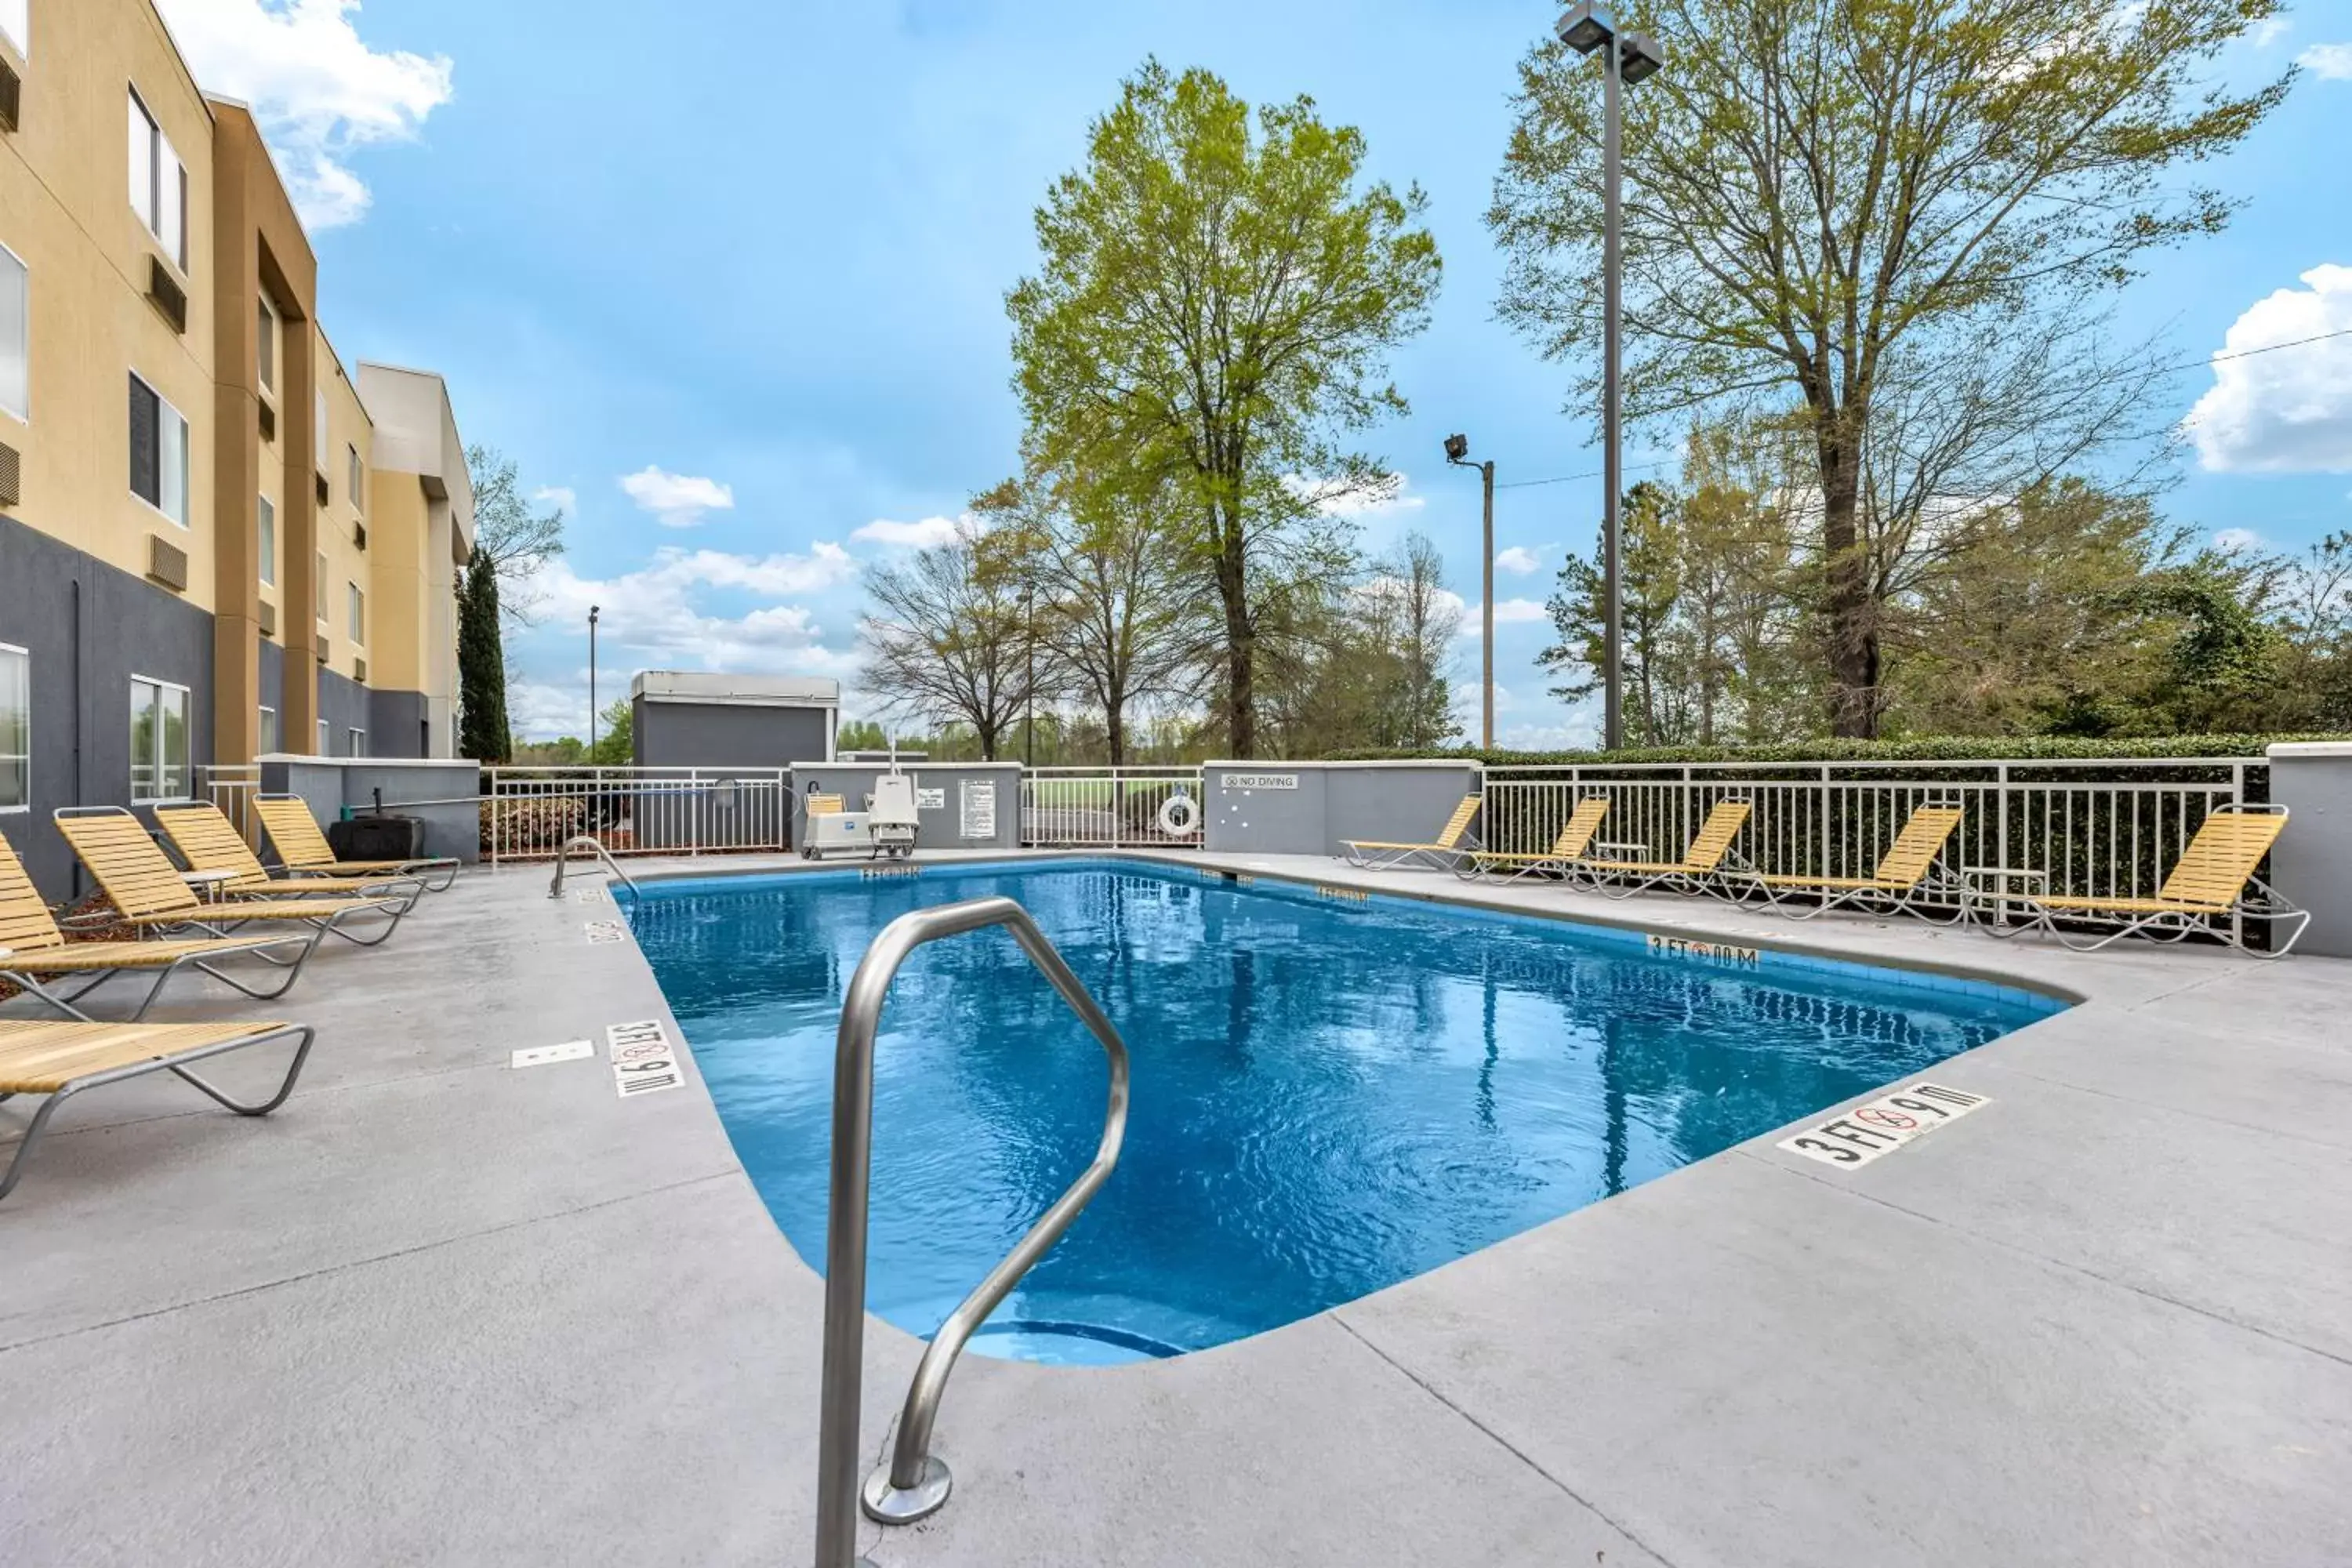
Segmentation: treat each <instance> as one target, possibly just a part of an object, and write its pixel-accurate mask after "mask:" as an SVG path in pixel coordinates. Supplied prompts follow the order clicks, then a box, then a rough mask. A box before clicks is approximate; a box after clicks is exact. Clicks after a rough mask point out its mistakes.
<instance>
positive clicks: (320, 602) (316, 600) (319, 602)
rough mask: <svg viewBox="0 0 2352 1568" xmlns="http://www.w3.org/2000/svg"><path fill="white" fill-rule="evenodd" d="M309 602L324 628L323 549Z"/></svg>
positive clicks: (325, 620)
mask: <svg viewBox="0 0 2352 1568" xmlns="http://www.w3.org/2000/svg"><path fill="white" fill-rule="evenodd" d="M310 603H311V604H312V605H313V606H315V607H316V608H317V610H318V612H319V626H320V630H324V629H325V628H326V625H327V553H326V552H325V551H323V550H322V551H320V552H319V573H318V575H317V576H315V577H312V578H311V579H310ZM319 754H320V756H322V757H323V756H325V755H326V754H327V753H326V752H320V753H319Z"/></svg>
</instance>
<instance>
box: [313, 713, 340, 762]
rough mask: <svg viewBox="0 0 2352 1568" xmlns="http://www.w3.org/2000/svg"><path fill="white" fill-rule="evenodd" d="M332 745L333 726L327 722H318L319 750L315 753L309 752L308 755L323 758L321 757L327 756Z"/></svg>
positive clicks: (333, 740) (333, 742) (333, 741)
mask: <svg viewBox="0 0 2352 1568" xmlns="http://www.w3.org/2000/svg"><path fill="white" fill-rule="evenodd" d="M334 744H335V727H334V725H332V724H331V723H329V722H328V721H326V720H324V719H321V720H320V721H319V749H318V750H317V751H315V752H311V753H310V754H311V755H312V756H314V757H323V756H325V755H327V754H328V752H330V751H331V750H332V748H333V746H334Z"/></svg>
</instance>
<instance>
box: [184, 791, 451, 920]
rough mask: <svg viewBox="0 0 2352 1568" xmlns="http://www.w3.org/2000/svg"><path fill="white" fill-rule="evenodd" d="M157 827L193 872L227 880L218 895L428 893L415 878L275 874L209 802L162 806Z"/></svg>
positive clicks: (408, 897)
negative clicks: (279, 875) (284, 875)
mask: <svg viewBox="0 0 2352 1568" xmlns="http://www.w3.org/2000/svg"><path fill="white" fill-rule="evenodd" d="M155 825H156V826H158V827H161V828H162V829H163V836H164V837H167V838H169V839H170V840H171V841H172V847H173V848H174V849H176V850H178V851H179V852H180V858H181V859H183V860H184V861H186V862H187V866H188V869H189V870H191V871H202V872H205V873H208V874H211V875H215V876H218V877H220V878H222V880H221V881H220V882H218V883H217V884H216V885H215V887H214V888H213V889H212V894H213V896H214V897H215V898H220V899H225V898H231V897H247V896H250V897H253V898H260V899H293V898H320V897H324V898H331V899H349V898H360V897H364V898H383V899H395V898H396V899H400V900H404V903H406V904H414V903H415V902H416V900H418V899H419V898H421V897H422V896H423V895H424V892H425V884H424V883H423V882H420V881H418V880H416V879H415V878H405V879H403V878H395V877H376V878H373V879H367V880H364V881H362V879H358V878H349V877H310V876H303V875H299V874H298V875H295V876H290V877H272V876H271V875H270V874H269V871H268V868H267V867H265V866H263V865H262V863H261V861H260V859H259V858H257V856H256V855H255V854H254V853H253V848H252V846H250V845H248V844H247V843H246V841H245V837H244V836H243V835H242V834H240V833H238V832H237V830H236V826H235V825H234V824H232V823H231V822H230V821H229V819H228V818H227V817H226V816H222V815H221V808H220V807H219V806H216V805H214V804H213V803H212V802H210V801H208V800H189V801H179V802H176V803H173V804H169V805H158V806H157V807H156V808H155Z"/></svg>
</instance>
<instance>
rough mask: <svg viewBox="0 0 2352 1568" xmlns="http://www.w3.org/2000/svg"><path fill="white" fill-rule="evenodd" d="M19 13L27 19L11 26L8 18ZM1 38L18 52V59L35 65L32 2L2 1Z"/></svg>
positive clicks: (21, 0) (22, 0)
mask: <svg viewBox="0 0 2352 1568" xmlns="http://www.w3.org/2000/svg"><path fill="white" fill-rule="evenodd" d="M18 13H22V14H23V16H24V18H25V19H24V20H23V21H22V22H19V23H18V24H17V25H16V26H13V27H12V26H9V25H8V18H9V17H10V16H15V15H16V14H18ZM0 38H5V39H7V40H8V46H9V47H11V48H13V49H15V50H16V58H18V59H20V60H23V61H24V62H25V63H26V65H30V64H32V63H33V6H32V0H0Z"/></svg>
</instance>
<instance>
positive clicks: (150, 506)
mask: <svg viewBox="0 0 2352 1568" xmlns="http://www.w3.org/2000/svg"><path fill="white" fill-rule="evenodd" d="M130 374H131V380H133V381H135V382H137V383H138V384H140V385H141V386H143V387H145V388H146V389H147V395H149V396H150V397H152V398H153V399H154V400H155V499H154V500H148V499H147V498H146V497H145V496H143V495H141V494H140V493H139V487H138V486H137V484H135V483H133V484H131V487H130V489H131V496H132V498H133V499H134V500H137V501H138V502H139V504H140V505H142V506H143V507H145V508H146V509H147V510H149V511H152V512H153V513H154V514H155V515H156V516H157V517H160V518H162V519H163V521H166V522H168V523H170V524H171V525H172V526H173V527H174V528H177V529H179V530H180V531H182V532H192V531H194V527H195V521H194V500H195V493H196V443H195V437H194V432H193V431H192V430H191V429H190V428H189V426H188V418H187V416H186V415H184V414H182V413H181V412H180V410H179V407H178V405H176V404H174V403H173V401H172V400H171V399H170V398H168V397H166V396H164V395H163V388H162V387H160V386H157V385H156V384H154V383H153V382H152V381H150V380H148V379H147V378H146V377H145V376H143V375H142V374H139V373H138V372H137V371H136V370H133V371H131V373H130ZM129 416H130V411H129V407H128V405H125V408H124V420H125V423H126V426H127V424H128V421H129ZM167 416H168V420H167ZM173 424H176V425H177V426H178V427H179V432H180V452H179V458H180V509H181V510H183V511H184V512H186V513H188V515H187V516H185V517H174V516H173V515H172V512H171V510H170V509H169V508H167V507H165V506H164V505H163V502H165V501H166V500H170V499H171V494H172V489H171V484H170V482H169V481H170V479H171V467H170V465H169V464H168V463H166V462H165V461H164V458H165V456H166V454H167V453H168V451H169V449H170V448H169V447H168V446H167V445H166V443H165V442H164V439H163V435H164V432H165V430H166V429H168V428H170V426H171V425H173ZM123 436H124V443H123V444H124V447H126V449H128V448H129V447H130V443H131V431H130V430H129V429H128V428H126V429H125V430H124V432H123ZM129 455H130V457H131V460H132V461H133V462H134V463H135V462H136V461H137V460H138V458H139V454H138V453H137V452H136V451H135V450H132V451H130V453H129Z"/></svg>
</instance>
